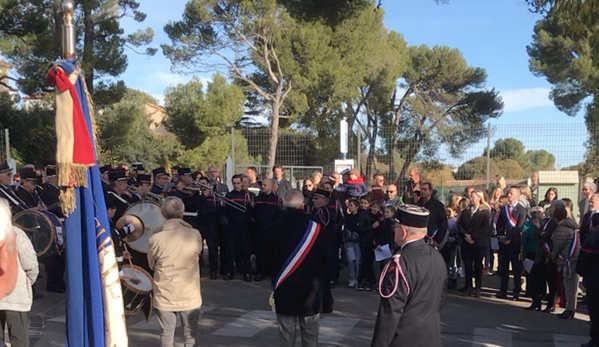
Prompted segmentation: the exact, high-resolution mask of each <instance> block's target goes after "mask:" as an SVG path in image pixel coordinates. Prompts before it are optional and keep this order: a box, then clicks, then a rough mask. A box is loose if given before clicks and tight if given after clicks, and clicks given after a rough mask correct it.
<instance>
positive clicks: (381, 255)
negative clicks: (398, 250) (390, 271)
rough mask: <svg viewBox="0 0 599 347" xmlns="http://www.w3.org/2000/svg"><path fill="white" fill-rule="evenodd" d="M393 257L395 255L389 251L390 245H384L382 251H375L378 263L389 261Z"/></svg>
mask: <svg viewBox="0 0 599 347" xmlns="http://www.w3.org/2000/svg"><path fill="white" fill-rule="evenodd" d="M392 256H393V253H391V249H389V244H386V245H382V246H381V250H380V251H379V250H378V249H377V248H375V249H374V257H375V259H376V261H381V260H385V259H389V258H391V257H392Z"/></svg>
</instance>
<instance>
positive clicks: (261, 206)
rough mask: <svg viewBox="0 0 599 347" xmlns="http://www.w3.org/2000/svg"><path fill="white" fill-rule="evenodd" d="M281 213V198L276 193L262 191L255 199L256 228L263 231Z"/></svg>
mask: <svg viewBox="0 0 599 347" xmlns="http://www.w3.org/2000/svg"><path fill="white" fill-rule="evenodd" d="M280 215H281V200H280V199H279V196H278V195H277V194H275V193H270V194H268V195H266V194H264V193H262V192H260V194H258V196H257V197H256V199H255V200H254V222H255V223H256V224H255V226H256V230H257V231H262V230H264V229H265V228H266V227H268V226H269V225H270V224H271V223H274V222H276V221H277V219H279V216H280Z"/></svg>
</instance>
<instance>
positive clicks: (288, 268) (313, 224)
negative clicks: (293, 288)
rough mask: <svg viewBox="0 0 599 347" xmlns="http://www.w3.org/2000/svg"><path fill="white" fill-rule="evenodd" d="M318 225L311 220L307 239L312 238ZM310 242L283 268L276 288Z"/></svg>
mask: <svg viewBox="0 0 599 347" xmlns="http://www.w3.org/2000/svg"><path fill="white" fill-rule="evenodd" d="M317 226H318V224H317V223H314V222H310V233H309V234H308V238H307V240H311V239H312V236H313V235H314V233H315V232H316V227H317ZM309 244H310V243H309V242H306V243H304V244H303V245H302V246H301V247H300V249H299V252H297V254H296V255H295V256H294V257H293V259H292V260H291V262H289V264H288V265H287V267H286V268H285V269H283V273H282V274H281V277H280V278H279V279H278V280H277V283H276V286H275V288H277V287H278V286H279V285H280V284H281V280H283V278H285V276H287V274H288V273H289V272H290V271H291V269H292V268H293V266H294V265H295V263H296V262H297V260H298V259H299V258H300V257H301V256H302V255H303V254H304V251H305V250H306V248H307V247H308V245H309Z"/></svg>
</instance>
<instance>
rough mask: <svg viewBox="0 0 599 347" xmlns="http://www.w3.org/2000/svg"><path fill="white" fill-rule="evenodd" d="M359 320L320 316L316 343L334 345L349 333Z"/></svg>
mask: <svg viewBox="0 0 599 347" xmlns="http://www.w3.org/2000/svg"><path fill="white" fill-rule="evenodd" d="M359 321H360V320H359V319H357V318H348V317H336V316H324V317H323V316H322V314H321V315H320V331H319V334H318V342H319V343H321V344H330V345H333V344H336V343H338V342H339V341H341V339H343V338H344V337H345V335H347V333H349V331H350V330H351V329H352V328H353V327H354V325H356V324H357V323H358V322H359Z"/></svg>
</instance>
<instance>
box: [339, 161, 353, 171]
mask: <svg viewBox="0 0 599 347" xmlns="http://www.w3.org/2000/svg"><path fill="white" fill-rule="evenodd" d="M354 167H355V163H354V160H353V159H345V160H344V159H336V160H335V172H338V173H342V172H343V171H345V170H351V169H353V168H354Z"/></svg>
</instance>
